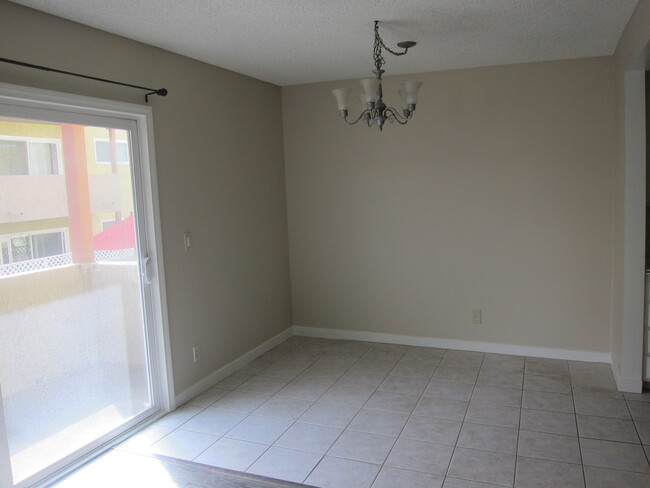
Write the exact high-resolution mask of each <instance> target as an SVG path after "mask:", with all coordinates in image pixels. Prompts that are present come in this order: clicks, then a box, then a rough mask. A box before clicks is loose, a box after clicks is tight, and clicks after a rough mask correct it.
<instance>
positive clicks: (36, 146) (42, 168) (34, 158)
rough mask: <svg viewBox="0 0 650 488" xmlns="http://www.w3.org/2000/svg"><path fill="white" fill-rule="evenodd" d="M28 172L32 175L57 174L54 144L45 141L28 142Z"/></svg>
mask: <svg viewBox="0 0 650 488" xmlns="http://www.w3.org/2000/svg"><path fill="white" fill-rule="evenodd" d="M29 163H30V173H31V174H33V175H55V174H57V173H58V172H57V164H56V145H54V144H49V143H46V142H30V143H29Z"/></svg>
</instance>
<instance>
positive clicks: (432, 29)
mask: <svg viewBox="0 0 650 488" xmlns="http://www.w3.org/2000/svg"><path fill="white" fill-rule="evenodd" d="M13 1H14V2H15V3H19V4H22V5H26V6H28V7H32V8H35V9H38V10H42V11H44V12H48V13H51V14H54V15H57V16H59V17H64V18H66V19H70V20H73V21H76V22H80V23H82V24H86V25H89V26H92V27H96V28H98V29H102V30H105V31H108V32H113V33H115V34H119V35H121V36H124V37H128V38H130V39H135V40H137V41H141V42H144V43H147V44H151V45H154V46H158V47H161V48H163V49H167V50H169V51H173V52H175V53H179V54H183V55H185V56H189V57H191V58H195V59H199V60H201V61H205V62H206V63H210V64H214V65H216V66H221V67H223V68H227V69H230V70H233V71H237V72H239V73H243V74H246V75H249V76H252V77H254V78H258V79H260V80H265V81H269V82H271V83H275V84H277V85H295V84H301V83H310V82H317V81H327V80H336V79H346V78H362V77H366V76H371V73H370V72H371V70H372V69H373V62H372V43H373V32H372V29H373V22H372V21H373V20H375V19H378V20H380V21H382V23H381V24H380V34H381V35H382V37H383V38H384V41H385V42H386V43H387V44H388V45H389V47H394V45H395V43H396V42H398V41H402V40H414V41H417V42H418V45H417V46H416V47H415V48H413V49H412V50H411V51H409V54H408V55H406V56H402V57H399V58H396V57H393V56H390V55H386V60H387V64H386V67H385V68H386V71H387V75H391V74H402V73H417V72H426V71H435V70H443V69H451V68H467V67H476V66H490V65H500V64H512V63H521V62H529V61H545V60H555V59H570V58H581V57H590V56H605V55H611V54H612V53H613V52H614V49H615V48H616V45H617V43H618V40H619V38H620V35H621V33H622V32H623V29H624V28H625V25H626V24H627V22H628V20H629V19H630V16H631V15H632V12H633V11H634V8H635V6H636V4H637V1H638V0H111V1H106V0H56V1H52V0H13ZM26 61H29V60H26Z"/></svg>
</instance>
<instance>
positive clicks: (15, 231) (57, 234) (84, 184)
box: [0, 119, 134, 276]
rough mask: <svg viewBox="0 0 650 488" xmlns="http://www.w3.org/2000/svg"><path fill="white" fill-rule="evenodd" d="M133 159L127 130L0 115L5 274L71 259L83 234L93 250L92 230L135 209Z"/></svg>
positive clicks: (0, 259) (0, 248)
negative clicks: (31, 265) (10, 267)
mask: <svg viewBox="0 0 650 488" xmlns="http://www.w3.org/2000/svg"><path fill="white" fill-rule="evenodd" d="M66 156H67V157H66ZM130 163H131V151H130V144H129V140H128V133H127V131H124V130H117V129H106V128H101V127H81V126H66V125H62V124H52V123H38V122H34V121H19V120H13V119H0V276H2V275H3V274H14V273H15V272H17V271H24V270H28V269H29V268H26V267H25V266H22V267H21V268H19V269H18V268H16V269H15V270H13V271H11V272H8V271H7V268H6V267H5V268H4V270H5V273H2V269H3V266H6V265H11V264H15V263H21V262H22V263H25V262H27V261H35V260H38V259H43V258H49V257H52V256H67V258H65V259H63V260H59V261H56V262H55V261H53V260H51V259H50V262H51V263H50V264H52V265H60V264H67V263H69V262H73V260H74V256H73V255H74V252H73V251H74V248H75V243H74V242H73V241H74V238H75V235H77V234H79V232H81V233H82V234H83V233H85V234H86V237H85V239H83V238H81V239H79V238H77V240H76V241H77V242H85V244H84V246H85V247H86V248H88V249H86V256H88V255H89V251H94V250H95V249H89V248H90V247H91V246H92V243H91V241H89V238H88V235H90V234H91V237H92V236H96V235H97V234H99V233H101V232H103V231H105V230H106V229H108V228H110V227H111V226H112V225H114V224H115V223H116V222H120V221H122V220H123V219H125V218H127V217H128V216H129V215H132V214H133V210H134V208H133V191H132V187H131V167H132V165H131V164H130ZM83 207H89V208H87V209H86V211H84V209H83ZM77 237H79V236H78V235H77ZM77 247H79V246H77ZM82 247H83V246H82ZM104 257H105V256H104ZM66 259H67V262H66ZM88 260H89V259H88V258H84V259H81V261H84V262H85V261H88ZM76 261H79V260H76ZM40 267H50V266H48V265H45V266H40Z"/></svg>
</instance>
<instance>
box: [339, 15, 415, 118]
mask: <svg viewBox="0 0 650 488" xmlns="http://www.w3.org/2000/svg"><path fill="white" fill-rule="evenodd" d="M415 44H416V43H415V42H414V41H402V42H398V43H397V47H399V48H401V49H403V50H404V51H402V52H396V51H393V50H392V49H390V48H389V47H387V46H386V44H384V40H383V39H382V38H381V36H380V35H379V21H378V20H375V43H374V45H373V53H372V56H373V59H374V60H375V69H374V70H373V73H374V74H375V77H374V78H364V79H363V80H359V82H360V83H361V86H362V88H363V93H362V94H361V95H360V96H359V97H360V99H361V103H362V106H365V107H366V109H365V110H364V111H363V112H361V114H360V115H359V116H358V117H357V118H356V119H354V120H352V121H350V120H348V109H349V99H350V93H351V92H352V90H350V89H349V88H337V89H336V90H332V94H333V95H334V97H335V98H336V102H337V104H338V108H339V112H341V117H343V120H345V123H346V124H348V125H354V124H356V123H357V122H359V121H361V120H362V121H364V122H365V123H366V124H368V127H372V126H373V125H376V126H377V127H379V130H382V129H383V127H384V124H385V123H386V121H387V120H388V122H390V123H393V122H395V121H397V122H399V123H400V124H402V125H404V124H406V123H407V122H408V121H409V120H410V119H411V117H413V112H415V104H416V103H417V98H418V91H419V90H420V87H421V86H422V82H421V81H404V82H402V84H401V85H400V87H399V88H398V90H397V93H399V95H400V97H401V99H402V113H401V114H400V113H399V111H398V110H396V109H394V108H392V107H387V106H386V104H385V103H384V101H383V97H384V93H383V91H382V88H381V77H382V75H383V74H384V73H385V71H384V70H383V69H382V66H383V65H384V64H386V60H385V59H384V57H383V56H382V49H384V50H386V51H388V52H389V53H391V54H393V55H394V56H403V55H405V54H406V53H407V52H408V50H409V48H412V47H413V46H415Z"/></svg>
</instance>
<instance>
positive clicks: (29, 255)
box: [0, 231, 67, 264]
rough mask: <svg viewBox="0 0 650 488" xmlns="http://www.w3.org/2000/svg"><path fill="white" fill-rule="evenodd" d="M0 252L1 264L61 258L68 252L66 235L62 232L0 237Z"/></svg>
mask: <svg viewBox="0 0 650 488" xmlns="http://www.w3.org/2000/svg"><path fill="white" fill-rule="evenodd" d="M0 252H1V253H2V254H1V255H0V264H10V263H18V262H21V261H29V260H30V259H39V258H46V257H49V256H59V255H61V254H65V253H66V252H67V251H66V234H65V231H60V232H44V233H40V234H31V235H22V236H6V237H4V238H2V237H0Z"/></svg>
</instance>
